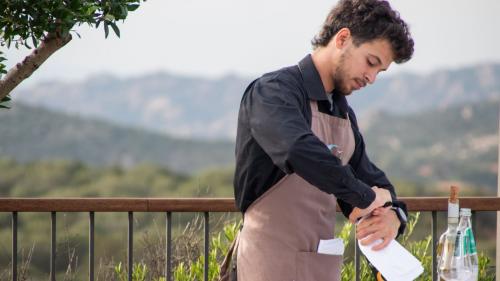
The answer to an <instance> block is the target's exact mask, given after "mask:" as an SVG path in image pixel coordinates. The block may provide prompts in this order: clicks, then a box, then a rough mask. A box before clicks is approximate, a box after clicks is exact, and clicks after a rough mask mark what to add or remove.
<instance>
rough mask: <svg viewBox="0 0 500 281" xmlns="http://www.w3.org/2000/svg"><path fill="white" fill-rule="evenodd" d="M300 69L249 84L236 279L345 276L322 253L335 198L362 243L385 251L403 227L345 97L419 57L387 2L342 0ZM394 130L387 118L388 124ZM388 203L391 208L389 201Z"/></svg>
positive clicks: (243, 117) (242, 116) (239, 162)
mask: <svg viewBox="0 0 500 281" xmlns="http://www.w3.org/2000/svg"><path fill="white" fill-rule="evenodd" d="M312 44H313V47H314V51H313V53H312V54H311V55H308V56H306V57H305V58H304V59H302V60H301V61H300V62H299V63H298V65H294V66H291V67H286V68H283V69H280V70H278V71H275V72H272V73H268V74H265V75H263V76H262V77H260V78H259V79H257V80H255V81H253V82H252V83H251V84H250V85H249V86H248V88H247V89H246V91H245V93H244V96H243V99H242V102H241V107H240V112H239V117H238V132H237V139H236V172H235V177H234V188H235V197H236V203H237V205H238V207H239V208H240V210H241V212H242V213H243V215H244V223H243V228H242V230H241V232H240V234H239V238H238V251H237V266H238V273H237V275H238V280H239V281H265V280H269V281H276V280H290V281H291V280H296V281H326V280H340V270H341V265H342V256H338V255H325V254H318V253H317V247H318V243H319V241H320V240H327V239H333V238H334V237H333V236H334V227H335V209H336V204H337V202H338V204H339V205H340V208H341V210H342V212H343V213H344V215H345V216H346V217H349V219H350V220H351V221H356V220H357V219H358V218H360V217H362V216H365V215H368V214H371V216H370V217H368V218H366V219H364V220H363V221H361V222H360V223H359V224H358V226H357V237H358V238H359V239H363V238H366V239H364V240H363V241H362V243H364V244H370V243H372V242H373V241H375V240H377V239H382V241H383V242H382V243H380V244H378V245H376V246H375V247H374V250H379V249H382V248H384V247H385V246H387V245H388V243H389V242H390V241H391V240H392V239H394V238H395V237H396V236H397V235H398V233H402V232H403V231H404V226H405V215H406V207H405V206H404V204H403V203H402V202H398V201H397V200H396V194H395V191H394V187H393V186H392V184H391V183H390V182H389V180H388V179H387V177H386V176H385V174H384V172H382V171H381V170H380V169H378V168H377V167H376V166H375V165H374V164H373V163H372V162H371V161H370V160H369V159H368V156H367V154H366V151H365V143H364V141H363V137H362V135H361V133H360V132H359V129H358V125H357V122H356V117H355V115H354V112H353V111H352V109H351V108H350V107H349V106H348V104H347V101H346V96H347V95H350V94H351V93H352V92H353V91H355V90H359V89H360V88H363V87H365V86H367V85H368V84H372V83H374V82H375V79H376V76H377V74H378V73H379V72H381V71H385V70H387V69H388V68H389V65H390V64H391V63H392V62H396V63H402V62H405V61H407V60H409V59H410V58H411V56H412V54H413V40H412V38H411V35H410V33H409V30H408V27H407V25H406V23H405V22H404V21H403V20H402V19H400V18H399V14H398V13H397V12H396V11H394V10H392V8H391V7H390V5H389V3H387V2H386V1H378V0H341V1H340V2H339V3H338V4H337V5H336V6H335V7H334V8H333V9H332V10H331V12H330V13H329V15H328V17H327V19H326V21H325V23H324V25H323V27H322V29H321V31H320V32H319V34H318V35H317V36H316V37H315V38H314V39H313V41H312ZM388 125H389V126H390V124H388ZM391 201H392V205H393V206H392V207H385V208H384V207H383V205H384V204H386V203H387V202H391Z"/></svg>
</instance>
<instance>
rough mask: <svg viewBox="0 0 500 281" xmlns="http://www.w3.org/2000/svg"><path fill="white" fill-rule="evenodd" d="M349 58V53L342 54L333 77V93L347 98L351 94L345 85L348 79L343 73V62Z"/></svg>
mask: <svg viewBox="0 0 500 281" xmlns="http://www.w3.org/2000/svg"><path fill="white" fill-rule="evenodd" d="M348 56H349V52H347V53H344V54H342V56H340V59H339V64H338V65H337V68H335V76H334V77H333V87H334V89H335V91H336V92H337V93H339V94H341V95H343V96H348V95H350V94H351V93H352V90H351V89H349V87H348V85H347V80H348V78H347V77H346V76H347V75H346V71H345V60H346V58H347V57H348Z"/></svg>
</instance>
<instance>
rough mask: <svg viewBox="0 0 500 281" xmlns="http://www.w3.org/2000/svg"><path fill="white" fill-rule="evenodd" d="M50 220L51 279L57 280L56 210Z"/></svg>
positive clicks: (52, 280)
mask: <svg viewBox="0 0 500 281" xmlns="http://www.w3.org/2000/svg"><path fill="white" fill-rule="evenodd" d="M50 221H51V231H50V238H51V239H50V280H51V281H56V212H51V216H50Z"/></svg>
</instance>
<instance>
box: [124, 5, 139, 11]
mask: <svg viewBox="0 0 500 281" xmlns="http://www.w3.org/2000/svg"><path fill="white" fill-rule="evenodd" d="M139 6H140V5H139V4H130V5H127V10H129V12H133V11H135V10H137V8H139Z"/></svg>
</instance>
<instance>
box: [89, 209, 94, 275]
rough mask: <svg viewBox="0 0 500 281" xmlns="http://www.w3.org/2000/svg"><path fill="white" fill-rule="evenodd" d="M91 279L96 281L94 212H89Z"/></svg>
mask: <svg viewBox="0 0 500 281" xmlns="http://www.w3.org/2000/svg"><path fill="white" fill-rule="evenodd" d="M89 281H94V212H89Z"/></svg>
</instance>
